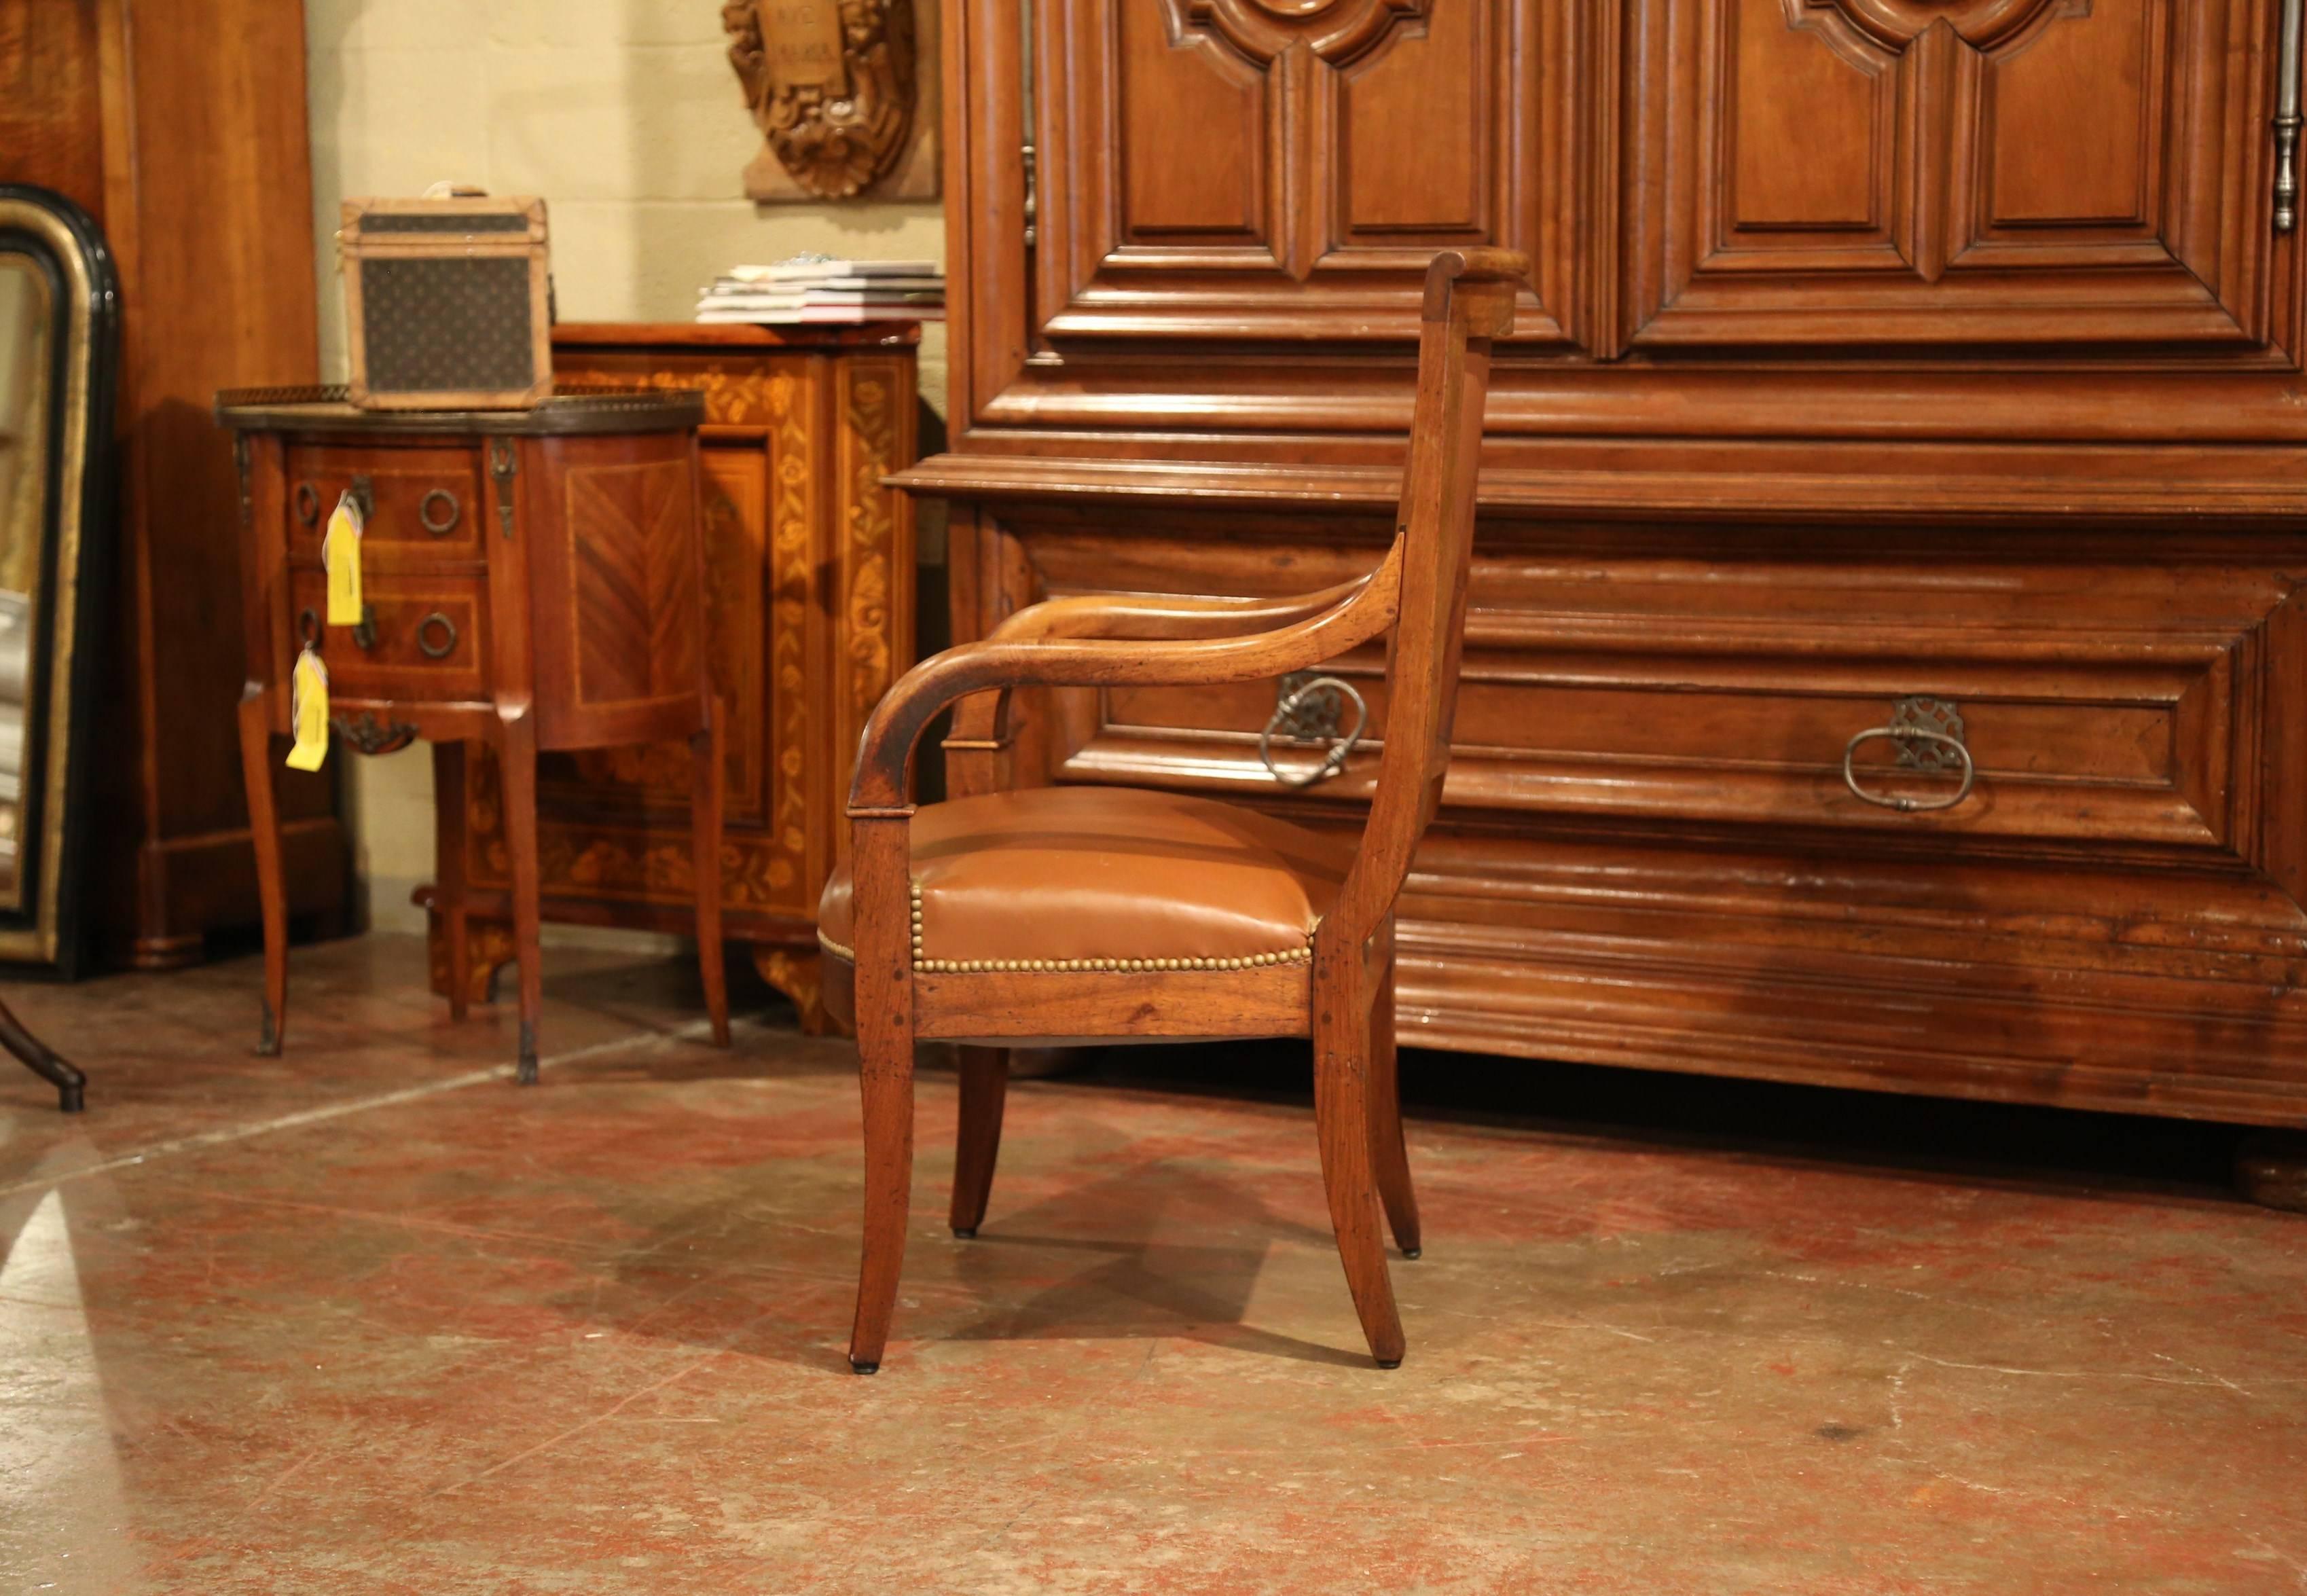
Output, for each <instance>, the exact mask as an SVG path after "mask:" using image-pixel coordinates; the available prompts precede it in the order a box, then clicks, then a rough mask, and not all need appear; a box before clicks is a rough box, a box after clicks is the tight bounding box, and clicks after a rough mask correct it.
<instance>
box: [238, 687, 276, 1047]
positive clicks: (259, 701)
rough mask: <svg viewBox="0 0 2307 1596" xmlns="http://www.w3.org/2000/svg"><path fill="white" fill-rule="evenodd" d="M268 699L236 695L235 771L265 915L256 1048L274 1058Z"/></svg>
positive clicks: (272, 825) (273, 898)
mask: <svg viewBox="0 0 2307 1596" xmlns="http://www.w3.org/2000/svg"><path fill="white" fill-rule="evenodd" d="M270 702H271V700H270V698H269V697H268V696H267V695H266V694H265V693H263V692H262V691H257V690H253V689H252V690H251V691H249V692H248V693H247V694H245V695H244V697H243V698H242V699H241V700H240V771H241V777H242V779H243V780H244V782H245V784H246V785H247V788H248V836H249V840H250V842H251V843H252V844H253V845H254V847H255V850H256V902H257V909H258V912H259V914H262V917H263V920H264V1017H263V1022H262V1025H261V1027H260V1028H259V1029H258V1031H257V1034H256V1051H258V1052H259V1053H261V1054H262V1055H263V1056H264V1057H266V1058H268V1059H270V1058H275V1057H278V1056H279V1052H280V1040H281V1036H282V1034H283V1033H284V1032H285V1030H286V1029H287V1023H288V878H287V871H286V867H285V866H284V865H283V864H282V862H281V857H280V809H279V803H278V802H277V801H276V800H275V797H274V794H273V790H272V727H271V725H270V723H269V721H268V720H267V719H266V711H267V709H268V708H270Z"/></svg>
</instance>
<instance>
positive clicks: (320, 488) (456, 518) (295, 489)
mask: <svg viewBox="0 0 2307 1596" xmlns="http://www.w3.org/2000/svg"><path fill="white" fill-rule="evenodd" d="M485 486H486V485H485V480H484V475H483V468H482V462H481V459H480V457H479V455H477V454H476V452H475V451H473V450H469V449H443V448H438V447H430V446H425V445H410V446H407V447H404V448H392V449H380V448H377V447H375V446H373V445H366V446H363V447H360V448H338V447H332V446H330V445H328V444H322V443H307V444H296V445H291V446H290V448H289V450H288V551H289V557H290V558H291V559H308V560H318V559H319V558H320V557H321V536H322V533H323V532H325V531H326V530H327V529H328V525H329V516H330V513H331V512H332V511H334V510H335V509H336V507H337V501H338V499H339V497H341V496H342V495H343V494H344V493H345V492H346V491H347V490H348V489H349V490H352V491H353V492H354V493H356V496H357V497H359V498H360V499H361V500H362V502H363V511H364V515H365V517H366V519H365V522H364V526H363V528H362V534H361V557H362V560H363V561H364V564H365V565H366V567H367V568H369V569H373V570H391V569H394V568H396V567H411V566H423V565H437V564H442V563H450V564H455V563H460V562H467V561H477V560H479V559H480V558H481V545H480V537H481V533H482V531H483V529H484V528H485V524H486V523H487V522H488V521H489V520H490V519H492V518H491V514H490V511H489V505H488V502H487V500H486V498H485Z"/></svg>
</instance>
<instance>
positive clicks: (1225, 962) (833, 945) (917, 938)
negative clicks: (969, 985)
mask: <svg viewBox="0 0 2307 1596" xmlns="http://www.w3.org/2000/svg"><path fill="white" fill-rule="evenodd" d="M912 890H913V968H914V969H916V970H920V971H922V972H923V973H925V974H931V975H977V974H997V973H998V974H1067V973H1069V972H1089V971H1131V972H1135V971H1140V970H1144V971H1161V970H1256V969H1263V968H1265V967H1267V966H1268V965H1302V964H1304V963H1306V962H1307V961H1308V959H1310V958H1312V957H1314V949H1313V946H1312V944H1311V943H1308V945H1307V946H1306V947H1303V948H1284V949H1283V950H1282V951H1281V952H1279V953H1245V954H1243V955H1241V956H1240V957H1237V958H923V957H922V887H921V883H920V882H918V881H915V882H913V883H912ZM817 941H818V946H819V947H820V948H824V949H825V950H826V951H827V952H828V953H830V954H831V955H833V957H836V958H839V959H846V960H847V961H848V962H849V963H851V964H855V963H856V962H857V953H856V950H855V949H854V948H844V947H843V946H842V945H841V944H840V943H838V942H836V941H835V940H833V939H832V938H831V937H828V936H827V935H826V934H825V933H824V932H823V931H819V932H818V933H817Z"/></svg>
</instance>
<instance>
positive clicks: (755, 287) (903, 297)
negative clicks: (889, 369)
mask: <svg viewBox="0 0 2307 1596" xmlns="http://www.w3.org/2000/svg"><path fill="white" fill-rule="evenodd" d="M697 319H698V320H699V322H768V323H770V324H772V325H777V324H783V325H794V324H818V325H822V324H825V323H828V322H835V323H838V322H942V321H943V320H945V272H944V270H943V269H942V268H940V267H939V265H938V263H937V262H935V261H840V260H835V259H833V258H832V257H830V256H827V255H802V256H796V257H795V258H794V259H793V260H790V261H780V262H777V263H776V265H774V266H733V267H732V268H730V270H728V271H727V272H726V273H725V275H723V276H721V277H718V278H716V279H714V280H713V282H712V284H711V286H709V287H706V288H705V289H703V290H702V291H700V292H699V295H698V298H697Z"/></svg>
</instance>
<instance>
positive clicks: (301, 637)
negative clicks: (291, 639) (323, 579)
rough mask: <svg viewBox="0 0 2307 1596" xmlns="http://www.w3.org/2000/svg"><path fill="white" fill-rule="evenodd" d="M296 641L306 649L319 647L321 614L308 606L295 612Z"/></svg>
mask: <svg viewBox="0 0 2307 1596" xmlns="http://www.w3.org/2000/svg"><path fill="white" fill-rule="evenodd" d="M296 639H297V640H298V641H299V642H301V643H303V644H304V647H306V648H319V647H320V646H321V613H320V612H319V611H318V610H316V609H314V608H313V606H312V605H305V606H304V608H303V609H301V610H298V611H297V612H296Z"/></svg>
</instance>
